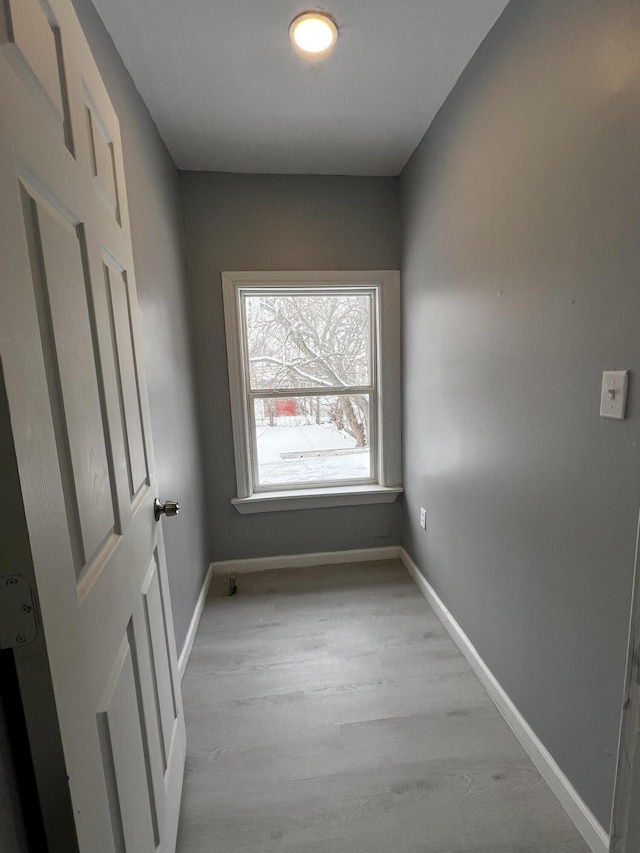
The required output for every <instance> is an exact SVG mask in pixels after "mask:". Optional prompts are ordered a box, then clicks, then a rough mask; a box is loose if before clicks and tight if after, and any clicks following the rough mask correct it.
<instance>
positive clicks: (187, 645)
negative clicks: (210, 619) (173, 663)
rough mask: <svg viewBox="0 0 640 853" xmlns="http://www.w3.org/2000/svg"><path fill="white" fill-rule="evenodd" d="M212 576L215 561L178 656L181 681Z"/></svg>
mask: <svg viewBox="0 0 640 853" xmlns="http://www.w3.org/2000/svg"><path fill="white" fill-rule="evenodd" d="M212 577H213V563H210V564H209V568H208V569H207V574H206V575H205V578H204V583H203V584H202V589H201V590H200V595H199V596H198V600H197V601H196V606H195V609H194V611H193V616H192V617H191V623H190V624H189V630H188V631H187V636H186V637H185V641H184V645H183V646H182V651H181V652H180V657H179V658H178V675H179V676H180V680H181V681H182V677H183V676H184V671H185V669H186V668H187V663H188V662H189V655H190V654H191V649H192V648H193V641H194V640H195V638H196V631H197V630H198V625H199V624H200V617H201V616H202V611H203V610H204V603H205V601H206V600H207V593H208V592H209V586H210V584H211V578H212Z"/></svg>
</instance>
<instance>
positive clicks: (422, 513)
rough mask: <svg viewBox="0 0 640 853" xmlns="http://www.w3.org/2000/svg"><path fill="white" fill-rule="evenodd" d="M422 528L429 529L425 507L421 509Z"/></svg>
mask: <svg viewBox="0 0 640 853" xmlns="http://www.w3.org/2000/svg"><path fill="white" fill-rule="evenodd" d="M420 527H422V529H423V530H426V529H427V511H426V509H425V508H424V507H423V506H421V507H420Z"/></svg>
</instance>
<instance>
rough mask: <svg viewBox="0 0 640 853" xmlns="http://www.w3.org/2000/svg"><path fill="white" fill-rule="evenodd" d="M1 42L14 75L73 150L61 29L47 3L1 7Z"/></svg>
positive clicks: (34, 0) (13, 2) (16, 0)
mask: <svg viewBox="0 0 640 853" xmlns="http://www.w3.org/2000/svg"><path fill="white" fill-rule="evenodd" d="M0 43H4V45H5V48H4V52H5V55H6V57H7V59H8V60H9V62H10V63H11V65H12V67H13V70H14V73H16V74H17V75H18V76H19V77H20V78H21V79H22V82H23V83H24V85H25V88H26V89H27V90H29V92H30V95H31V96H32V97H33V98H34V99H35V100H37V101H38V102H39V105H40V107H41V109H42V110H43V112H44V113H45V114H46V115H47V117H48V119H49V120H50V122H51V126H52V128H55V130H56V132H57V134H58V135H59V138H60V139H62V140H64V141H65V143H66V144H67V145H68V147H69V150H72V145H71V128H70V127H69V115H68V96H67V90H66V79H65V72H64V62H63V57H62V48H61V42H60V30H59V28H58V25H57V21H56V18H55V15H54V13H53V11H52V10H51V7H50V6H49V4H48V3H47V2H46V0H7V2H5V3H4V4H0Z"/></svg>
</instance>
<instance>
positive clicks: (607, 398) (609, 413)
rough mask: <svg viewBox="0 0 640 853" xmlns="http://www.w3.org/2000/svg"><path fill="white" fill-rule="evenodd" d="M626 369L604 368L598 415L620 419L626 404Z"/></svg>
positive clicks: (627, 379)
mask: <svg viewBox="0 0 640 853" xmlns="http://www.w3.org/2000/svg"><path fill="white" fill-rule="evenodd" d="M628 381H629V371H628V370H605V371H604V373H603V374H602V391H601V394H600V415H601V416H602V417H603V418H617V419H618V420H622V419H623V418H624V412H625V408H626V405H627V384H628Z"/></svg>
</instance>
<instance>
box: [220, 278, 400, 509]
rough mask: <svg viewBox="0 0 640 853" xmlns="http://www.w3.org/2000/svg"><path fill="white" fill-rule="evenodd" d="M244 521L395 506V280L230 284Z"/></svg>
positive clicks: (228, 313) (227, 297) (228, 320)
mask: <svg viewBox="0 0 640 853" xmlns="http://www.w3.org/2000/svg"><path fill="white" fill-rule="evenodd" d="M222 282H223V294H224V308H225V325H226V334H227V354H228V360H229V381H230V395H231V408H232V418H233V435H234V449H235V460H236V478H237V487H238V496H237V498H234V499H233V501H232V503H234V504H235V506H236V508H237V509H238V511H239V512H265V511H271V510H277V509H291V508H305V507H317V506H341V505H346V504H353V503H374V502H384V501H387V502H389V501H392V500H395V498H396V497H397V495H398V494H399V493H400V492H401V491H402V489H401V487H400V485H399V483H400V375H399V373H400V292H399V291H400V285H399V274H398V273H397V272H395V271H386V270H385V271H382V272H378V271H375V272H313V273H310V272H303V273H295V272H286V273H285V272H282V273H276V272H260V273H256V272H251V273H250V272H229V273H223V274H222Z"/></svg>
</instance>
